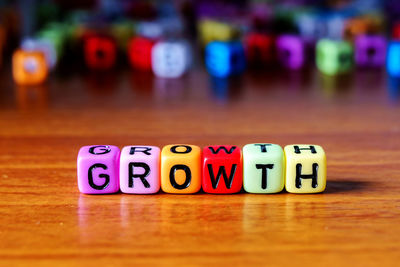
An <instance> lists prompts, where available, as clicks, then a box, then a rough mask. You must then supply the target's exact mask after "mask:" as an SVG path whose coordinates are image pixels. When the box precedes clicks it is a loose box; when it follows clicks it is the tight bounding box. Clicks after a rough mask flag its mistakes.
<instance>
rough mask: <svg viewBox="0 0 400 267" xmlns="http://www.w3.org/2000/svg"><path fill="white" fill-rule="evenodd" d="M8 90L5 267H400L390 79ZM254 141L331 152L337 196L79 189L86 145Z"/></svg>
mask: <svg viewBox="0 0 400 267" xmlns="http://www.w3.org/2000/svg"><path fill="white" fill-rule="evenodd" d="M0 78H1V80H2V83H1V85H0V151H1V152H0V264H1V265H4V266H10V265H15V266H18V265H24V266H26V265H49V266H54V265H68V266H70V265H82V266H87V265H89V266H92V265H100V264H101V265H106V264H107V265H132V264H135V265H268V266H276V265H282V266H293V265H316V266H349V265H352V266H377V265H381V266H398V262H399V261H400V253H399V245H400V169H399V159H400V138H399V134H400V124H399V123H400V108H399V104H398V100H397V99H396V94H397V93H396V90H395V88H394V89H393V88H391V90H387V84H389V83H388V81H387V80H386V78H385V75H384V74H383V73H380V72H357V73H355V74H354V75H352V76H351V77H346V78H344V79H342V80H334V79H330V78H327V77H323V76H320V75H317V74H315V73H314V72H310V73H285V72H279V73H271V74H268V73H267V74H266V73H250V72H249V73H247V74H246V75H245V76H243V77H241V78H236V79H232V80H229V81H225V80H212V79H210V78H209V77H208V76H207V75H206V74H205V73H204V72H203V70H202V69H198V70H194V71H193V72H191V73H190V75H188V76H187V77H185V78H184V79H179V80H161V79H155V78H153V77H152V76H151V75H142V74H137V73H132V72H129V71H121V73H119V74H117V73H110V74H106V75H102V76H96V75H93V74H87V73H83V74H79V73H67V74H54V75H53V76H52V79H51V80H50V81H49V82H48V83H47V84H46V85H43V86H39V87H36V88H18V87H16V86H14V85H13V83H12V81H11V80H10V76H9V73H7V72H5V73H4V72H3V73H2V74H0ZM393 90H394V91H393ZM252 142H271V143H277V144H280V145H282V146H284V145H286V144H290V143H316V144H319V145H321V146H323V147H324V149H325V150H326V153H327V158H328V185H327V190H326V192H325V193H323V194H317V195H295V194H288V193H285V192H283V193H281V194H276V195H254V194H245V193H241V194H236V195H221V196H220V195H209V194H203V193H200V194H196V195H183V196H181V195H170V194H163V193H160V194H157V195H150V196H138V195H125V194H115V195H104V196H87V195H82V194H80V193H79V192H78V189H77V185H76V156H77V152H78V149H79V147H81V146H83V145H89V144H114V145H117V146H119V147H122V146H124V145H133V144H137V145H140V144H148V145H158V146H163V145H166V144H170V143H191V144H196V145H200V146H205V145H209V144H235V145H239V146H243V145H245V144H247V143H252Z"/></svg>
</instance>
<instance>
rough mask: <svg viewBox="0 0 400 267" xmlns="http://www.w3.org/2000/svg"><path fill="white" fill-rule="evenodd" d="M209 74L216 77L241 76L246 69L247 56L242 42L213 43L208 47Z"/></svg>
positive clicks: (207, 64)
mask: <svg viewBox="0 0 400 267" xmlns="http://www.w3.org/2000/svg"><path fill="white" fill-rule="evenodd" d="M205 57H206V58H205V61H206V67H207V70H208V72H209V73H210V74H211V75H213V76H216V77H228V76H230V75H235V74H240V73H242V72H243V71H244V69H245V56H244V50H243V46H242V44H241V43H240V42H211V43H209V44H208V45H207V47H206V52H205Z"/></svg>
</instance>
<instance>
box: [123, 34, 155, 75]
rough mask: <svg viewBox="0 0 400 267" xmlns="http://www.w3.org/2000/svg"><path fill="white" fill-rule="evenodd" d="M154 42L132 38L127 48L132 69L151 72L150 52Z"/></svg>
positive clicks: (141, 38)
mask: <svg viewBox="0 0 400 267" xmlns="http://www.w3.org/2000/svg"><path fill="white" fill-rule="evenodd" d="M153 45H154V41H153V40H151V39H147V38H143V37H134V38H132V40H131V41H130V43H129V46H128V57H129V61H130V63H131V65H132V67H133V68H135V69H138V70H144V71H151V50H152V48H153Z"/></svg>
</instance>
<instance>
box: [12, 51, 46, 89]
mask: <svg viewBox="0 0 400 267" xmlns="http://www.w3.org/2000/svg"><path fill="white" fill-rule="evenodd" d="M48 72H49V70H48V65H47V63H46V57H45V55H44V54H43V52H41V51H24V50H16V51H15V52H14V54H13V57H12V73H13V78H14V81H15V83H17V84H19V85H36V84H40V83H43V82H44V81H45V80H46V78H47V76H48Z"/></svg>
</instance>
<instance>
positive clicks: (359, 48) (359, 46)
mask: <svg viewBox="0 0 400 267" xmlns="http://www.w3.org/2000/svg"><path fill="white" fill-rule="evenodd" d="M354 45H355V49H354V53H355V62H356V64H357V65H358V66H361V67H380V66H383V65H384V64H385V59H386V40H385V38H384V37H383V36H380V35H359V36H357V37H356V40H355V43H354Z"/></svg>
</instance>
